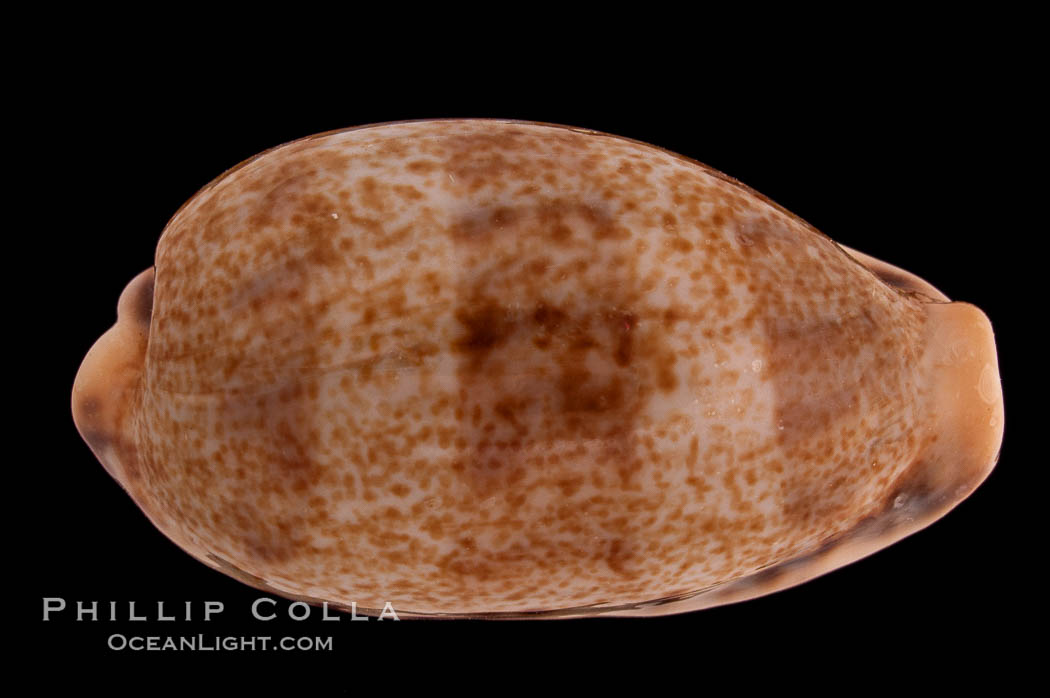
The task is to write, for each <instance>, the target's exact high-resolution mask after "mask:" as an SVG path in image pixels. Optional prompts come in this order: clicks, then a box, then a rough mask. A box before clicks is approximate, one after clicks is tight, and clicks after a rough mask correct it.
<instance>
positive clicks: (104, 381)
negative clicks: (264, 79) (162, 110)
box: [73, 120, 1003, 615]
mask: <svg viewBox="0 0 1050 698" xmlns="http://www.w3.org/2000/svg"><path fill="white" fill-rule="evenodd" d="M73 413H74V419H75V422H76V425H77V428H78V429H79V430H80V433H81V434H82V436H83V437H84V439H85V441H87V443H88V444H89V446H90V447H91V449H92V450H93V451H94V453H95V454H96V456H97V457H98V458H99V460H100V461H101V462H102V463H103V465H104V466H105V467H106V469H107V470H108V471H109V472H110V473H111V474H112V475H113V476H114V477H115V478H116V479H117V480H118V481H119V482H120V483H121V485H122V486H123V487H124V488H125V489H126V490H127V492H128V493H129V494H130V495H131V496H132V497H133V498H134V500H135V501H136V502H137V504H138V505H139V506H140V507H141V508H142V510H143V511H144V512H145V513H146V514H147V516H149V518H150V519H151V520H152V521H153V523H154V524H155V525H156V526H157V527H158V528H159V529H160V530H161V531H163V532H164V533H165V534H166V535H167V536H168V537H169V538H171V539H172V540H173V541H174V542H175V543H177V544H178V545H179V546H181V547H182V548H183V549H185V550H186V551H187V552H189V553H190V554H192V555H193V556H194V557H196V558H198V559H199V560H201V561H202V562H204V563H206V564H208V565H210V566H212V567H214V568H216V569H219V570H221V571H223V572H225V573H227V574H230V575H232V576H235V577H237V578H239V579H241V580H243V581H245V582H247V583H249V584H253V585H255V586H258V587H261V588H265V589H268V590H272V591H274V592H275V593H278V594H282V595H284V596H288V597H293V598H301V599H307V600H312V601H327V602H329V603H332V604H334V605H337V606H349V605H350V604H351V602H354V603H356V605H357V607H358V608H359V609H361V608H364V609H380V608H382V607H383V606H384V604H386V603H387V602H390V603H391V604H392V605H393V606H394V608H396V609H397V611H398V613H399V614H401V615H406V614H409V615H410V614H453V615H490V614H492V615H499V614H507V615H527V614H551V615H582V614H590V613H615V614H624V615H626V614H638V615H642V614H659V613H669V612H677V611H685V610H693V609H697V608H703V607H706V606H711V605H716V604H721V603H728V602H732V601H738V600H742V599H746V598H751V597H754V596H758V595H761V594H766V593H769V592H772V591H776V590H778V589H782V588H785V587H788V586H791V585H793V584H797V583H799V582H802V581H805V580H806V579H809V578H812V577H814V576H817V575H819V574H822V573H824V572H827V571H829V570H831V569H834V568H836V567H839V566H841V565H844V564H847V563H849V562H851V561H853V560H856V559H858V558H860V557H863V556H864V555H867V554H869V553H871V552H874V551H875V550H878V549H879V548H881V547H884V546H886V545H888V544H890V543H892V542H894V541H895V540H898V539H900V538H901V537H903V536H905V535H908V534H910V533H912V532H914V531H916V530H918V529H920V528H922V527H924V526H926V525H928V524H929V523H931V522H932V521H934V520H936V519H937V518H939V517H940V516H942V515H943V514H944V513H946V512H947V511H948V510H950V509H951V508H952V507H953V506H954V505H956V504H957V503H958V502H959V501H961V500H962V499H963V498H965V497H966V496H967V495H968V494H969V493H970V492H972V491H973V489H974V488H975V487H976V486H977V485H978V484H980V482H981V481H982V480H983V479H984V478H985V477H986V476H987V475H988V473H989V472H990V470H991V469H992V467H993V466H994V464H995V460H996V457H997V453H998V448H999V444H1000V441H1001V438H1002V428H1003V408H1002V394H1001V389H1000V384H999V377H998V366H997V360H996V354H995V345H994V341H993V337H992V332H991V326H990V324H989V322H988V320H987V318H985V316H984V315H983V314H982V313H981V311H979V310H978V309H976V308H974V307H973V306H970V305H967V304H965V303H952V302H949V301H948V299H947V298H945V297H944V296H943V294H940V292H938V291H937V290H936V289H934V288H933V287H932V286H930V285H929V284H926V283H925V282H923V281H922V280H920V279H918V278H916V277H914V276H912V275H910V274H908V273H907V272H904V271H902V270H900V269H897V268H895V267H891V266H890V265H887V264H884V263H882V262H879V261H878V260H874V259H872V258H870V257H867V256H865V255H862V254H860V253H856V252H853V251H852V250H846V249H844V248H841V247H839V246H837V245H836V244H835V243H833V242H832V241H831V240H829V239H828V238H827V237H825V236H823V235H822V234H820V233H818V232H817V231H815V230H814V229H813V228H811V227H810V226H808V225H807V224H806V223H804V222H803V221H801V220H799V219H798V218H797V217H794V216H792V215H791V214H789V213H788V212H786V211H784V210H783V209H781V208H779V207H778V206H776V205H775V204H773V203H771V202H769V201H768V200H766V199H765V198H763V197H762V196H760V195H758V194H756V193H755V192H753V191H751V190H749V189H747V188H746V187H744V186H743V185H741V184H739V183H738V182H735V181H733V180H731V179H730V178H728V177H726V176H724V175H721V174H720V173H717V172H714V171H712V170H710V169H708V168H706V167H704V166H702V165H700V164H699V163H695V162H693V161H690V160H687V159H685V158H682V157H681V156H678V155H675V154H673V153H668V152H666V151H662V150H659V149H657V148H654V147H651V146H647V145H644V144H641V143H637V142H634V141H630V140H627V139H623V138H619V137H615V136H610V135H606V134H600V133H595V132H590V131H584V130H581V129H572V128H568V127H560V126H553V125H545V124H532V123H520V122H506V121H490V120H448V121H427V122H406V123H395V124H387V125H379V126H371V127H363V128H358V129H351V130H346V131H341V132H336V133H331V134H322V135H319V136H314V137H311V138H307V139H303V140H301V141H296V142H294V143H290V144H287V145H284V146H281V147H279V148H276V149H273V150H271V151H267V152H266V153H263V154H261V155H259V156H257V157H255V158H253V159H251V160H249V161H246V162H245V163H242V164H241V165H239V166H237V167H236V168H234V169H232V170H230V171H229V172H227V173H225V174H224V175H222V176H221V177H219V178H218V179H216V180H215V181H213V182H212V183H211V184H209V185H208V186H207V187H205V188H204V189H203V190H202V191H201V192H199V193H198V194H197V195H196V196H195V197H194V198H192V199H191V200H190V201H189V202H187V203H186V204H185V205H184V206H183V207H182V209H180V210H179V212H178V213H177V214H176V215H175V216H174V217H173V219H172V220H171V222H170V223H169V224H168V226H167V227H166V229H165V231H164V233H163V235H162V236H161V239H160V242H159V244H158V248H157V254H156V259H155V266H154V267H153V268H151V269H149V270H147V271H146V272H143V274H141V275H139V276H138V277H136V278H135V279H134V280H133V281H132V282H131V283H130V284H129V285H128V287H127V289H126V290H125V292H124V293H123V295H122V296H121V299H120V302H119V304H118V321H117V324H116V325H115V326H114V327H113V328H112V329H111V330H110V331H109V332H107V333H106V334H105V335H103V337H102V338H101V339H100V340H99V341H98V342H97V343H96V345H95V346H94V347H92V349H91V351H90V352H89V353H88V355H87V357H86V358H85V360H84V363H83V365H82V366H81V369H80V372H79V373H78V375H77V379H76V383H75V385H74V390H73Z"/></svg>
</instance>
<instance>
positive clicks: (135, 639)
mask: <svg viewBox="0 0 1050 698" xmlns="http://www.w3.org/2000/svg"><path fill="white" fill-rule="evenodd" d="M106 644H107V646H108V647H109V648H110V649H111V650H118V651H120V650H130V651H132V652H164V651H177V652H178V651H181V652H218V651H227V652H230V651H234V652H236V651H240V652H255V651H266V650H284V651H286V652H295V651H300V652H310V651H317V652H324V651H331V650H332V638H331V637H288V636H286V637H276V638H275V637H269V636H255V637H245V636H234V635H227V636H222V635H203V634H200V635H182V636H178V637H175V636H142V635H122V634H120V633H114V634H113V635H110V636H109V639H108V640H107V642H106Z"/></svg>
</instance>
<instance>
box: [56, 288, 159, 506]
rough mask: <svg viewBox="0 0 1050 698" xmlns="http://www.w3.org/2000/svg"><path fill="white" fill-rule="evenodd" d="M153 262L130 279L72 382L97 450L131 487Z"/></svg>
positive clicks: (78, 414)
mask: <svg viewBox="0 0 1050 698" xmlns="http://www.w3.org/2000/svg"><path fill="white" fill-rule="evenodd" d="M153 277H154V272H153V268H152V267H150V268H149V269H147V270H146V271H144V272H142V273H141V274H139V275H138V276H136V277H135V278H134V279H132V280H131V282H130V283H129V284H128V285H127V287H126V288H125V289H124V291H123V293H121V295H120V300H119V301H118V303H117V322H116V324H115V325H113V327H111V328H110V329H109V330H108V331H106V332H105V333H104V334H103V335H102V336H101V337H100V338H99V339H98V340H97V341H96V342H95V344H94V345H93V346H92V347H91V349H90V350H89V351H88V353H87V355H86V356H85V357H84V361H83V362H82V363H81V364H80V369H79V370H78V371H77V376H76V379H75V380H74V382H73V396H72V409H73V422H74V423H75V424H76V427H77V431H79V432H80V436H81V437H82V438H83V439H84V441H85V442H87V444H88V446H89V447H90V448H91V450H92V452H93V453H94V454H95V456H96V457H97V458H98V459H99V461H100V462H101V463H102V465H103V466H104V467H105V468H106V470H107V471H108V472H109V474H110V475H112V476H113V477H114V478H116V480H117V481H118V482H120V483H121V485H123V486H124V487H125V489H127V488H128V487H129V486H130V484H131V482H132V481H133V480H134V479H135V478H136V477H137V472H138V467H137V462H136V456H135V448H134V440H133V438H132V437H131V434H130V431H129V415H130V414H131V410H130V409H129V408H130V406H131V404H132V402H133V400H134V397H135V389H136V388H137V386H138V384H139V381H140V379H141V376H142V372H143V365H144V363H145V357H146V345H147V342H148V338H149V325H150V319H151V315H152V305H153Z"/></svg>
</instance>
